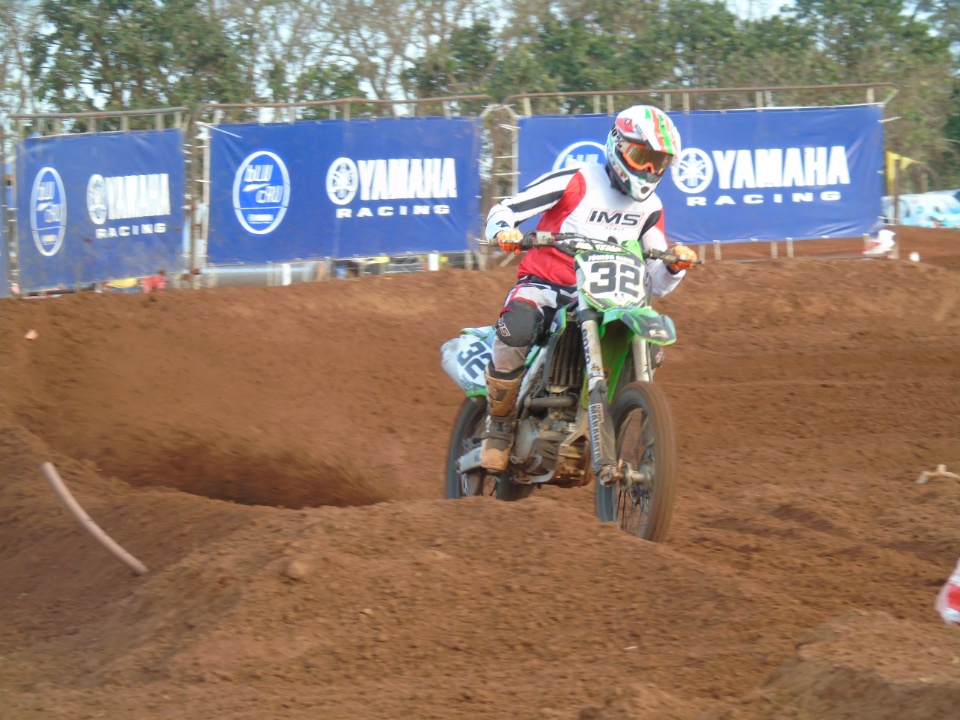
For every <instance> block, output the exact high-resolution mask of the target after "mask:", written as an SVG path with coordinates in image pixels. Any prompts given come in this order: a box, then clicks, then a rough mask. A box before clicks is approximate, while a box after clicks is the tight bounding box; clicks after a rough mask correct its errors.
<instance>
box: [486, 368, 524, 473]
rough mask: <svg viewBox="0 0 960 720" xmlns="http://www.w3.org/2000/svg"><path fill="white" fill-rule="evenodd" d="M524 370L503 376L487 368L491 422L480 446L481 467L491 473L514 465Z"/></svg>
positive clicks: (520, 369)
mask: <svg viewBox="0 0 960 720" xmlns="http://www.w3.org/2000/svg"><path fill="white" fill-rule="evenodd" d="M523 371H524V368H522V367H521V368H519V369H518V370H514V371H513V372H509V373H501V372H499V371H497V370H495V369H494V368H493V367H492V366H487V373H486V375H487V422H486V427H485V428H484V431H483V443H482V445H481V447H480V464H481V465H482V466H483V467H484V468H485V469H487V470H489V471H490V472H503V471H504V470H506V469H507V465H508V464H509V463H510V450H511V449H512V448H513V431H514V429H515V428H516V426H517V395H518V394H519V393H520V383H521V382H522V381H523Z"/></svg>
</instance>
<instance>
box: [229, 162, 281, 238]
mask: <svg viewBox="0 0 960 720" xmlns="http://www.w3.org/2000/svg"><path fill="white" fill-rule="evenodd" d="M289 203H290V174H289V173H288V172H287V166H286V165H284V164H283V160H281V159H280V157H279V156H278V155H276V154H274V153H272V152H269V151H267V150H259V151H257V152H255V153H252V154H251V155H248V156H247V159H246V160H244V161H243V162H242V163H241V164H240V168H239V169H238V170H237V174H236V176H235V177H234V179H233V210H234V212H235V213H236V215H237V220H239V221H240V224H241V225H243V227H244V228H245V229H246V230H248V231H249V232H252V233H253V234H254V235H266V234H267V233H270V232H273V231H274V230H276V229H277V226H278V225H279V224H280V222H281V221H282V220H283V216H284V215H285V214H286V212H287V205H289Z"/></svg>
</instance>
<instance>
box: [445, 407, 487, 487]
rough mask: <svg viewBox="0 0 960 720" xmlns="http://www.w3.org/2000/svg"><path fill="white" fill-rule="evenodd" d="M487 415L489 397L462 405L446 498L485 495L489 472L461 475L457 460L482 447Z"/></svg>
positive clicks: (449, 462)
mask: <svg viewBox="0 0 960 720" xmlns="http://www.w3.org/2000/svg"><path fill="white" fill-rule="evenodd" d="M486 415H487V400H486V398H483V397H469V398H467V399H466V400H464V401H463V405H461V406H460V412H459V413H458V415H457V421H456V423H455V424H454V426H453V433H452V434H451V436H450V448H449V450H448V451H447V472H446V496H447V498H448V499H450V500H459V499H460V498H464V497H470V496H472V495H483V486H484V479H485V477H486V473H485V472H484V471H483V469H482V468H478V469H477V470H474V471H472V472H468V473H461V472H460V471H459V470H457V460H458V459H459V458H460V456H461V455H463V454H464V453H466V452H469V451H471V450H473V449H475V448H478V447H480V433H481V432H483V420H484V418H485V417H486Z"/></svg>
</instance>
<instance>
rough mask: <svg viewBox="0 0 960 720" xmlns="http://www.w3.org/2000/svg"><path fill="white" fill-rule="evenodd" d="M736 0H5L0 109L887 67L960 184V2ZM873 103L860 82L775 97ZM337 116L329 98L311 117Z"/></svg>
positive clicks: (864, 75) (947, 175) (489, 91)
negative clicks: (745, 7) (769, 0)
mask: <svg viewBox="0 0 960 720" xmlns="http://www.w3.org/2000/svg"><path fill="white" fill-rule="evenodd" d="M731 4H735V3H734V0H726V2H724V1H723V0H508V2H506V3H502V2H495V1H494V0H472V1H471V2H468V0H395V2H393V3H389V4H384V3H380V2H376V0H0V41H2V42H3V44H2V48H3V50H2V53H0V109H3V110H6V111H7V112H14V111H23V110H31V109H48V110H63V111H80V110H90V109H95V108H96V109H121V108H149V107H156V106H170V105H179V104H185V105H193V104H196V103H200V102H206V101H216V102H221V103H223V102H232V101H238V102H257V101H261V102H262V101H269V102H281V103H302V102H315V101H329V100H336V99H342V98H347V97H366V98H369V99H370V100H371V101H380V102H379V103H377V102H371V104H370V105H369V106H367V107H363V106H362V105H360V104H358V103H352V104H351V108H352V110H351V112H356V113H359V114H375V113H382V112H383V111H384V108H386V111H387V112H391V111H394V107H393V106H391V105H390V104H385V103H384V102H383V101H388V100H392V101H403V100H410V99H418V100H421V99H429V98H436V97H448V96H452V95H470V94H486V95H490V96H492V97H494V98H496V99H502V98H505V97H509V96H514V95H517V94H531V93H566V95H564V96H563V97H560V98H554V99H552V100H550V101H541V102H540V104H538V105H537V106H536V108H535V110H536V111H539V112H592V111H593V110H594V107H595V106H594V104H593V98H584V97H580V96H575V95H572V94H574V93H578V92H583V91H591V90H593V91H604V92H608V93H613V91H617V90H626V91H638V90H644V89H648V90H653V91H660V92H659V93H656V94H654V95H653V97H652V101H654V102H660V101H661V100H662V99H663V97H664V93H663V92H662V90H664V89H669V90H673V91H675V92H678V91H681V90H683V89H688V88H737V87H740V88H751V87H755V86H759V85H763V86H805V85H824V84H844V83H863V82H869V83H876V82H883V81H886V82H891V83H894V84H895V85H896V86H897V87H898V91H897V93H896V95H895V96H894V97H893V98H892V100H891V101H890V104H889V105H888V108H887V115H888V117H889V116H898V117H901V118H903V120H902V121H896V122H894V123H892V124H890V125H888V126H886V129H887V131H888V145H889V146H890V148H891V149H895V150H897V151H899V152H902V153H903V154H906V155H908V156H909V157H912V158H915V159H918V160H921V161H923V162H925V163H926V164H927V165H928V166H929V167H930V168H931V169H932V171H933V172H934V173H935V174H936V175H937V176H938V177H939V178H941V180H942V181H943V182H951V183H953V184H960V152H958V151H960V3H958V2H956V0H794V2H793V3H792V4H790V5H788V6H785V9H782V10H781V11H779V12H774V13H770V12H766V13H764V12H760V13H757V14H754V12H753V7H754V6H753V5H752V4H750V8H751V12H750V13H749V14H748V15H744V14H743V13H742V12H741V13H739V14H734V13H733V12H731V11H730V9H729V7H730V5H731ZM740 4H741V5H742V4H743V3H740ZM628 97H633V96H627V95H625V94H619V95H614V98H615V102H616V103H620V102H621V101H622V100H625V99H626V98H628ZM671 97H672V96H671ZM691 97H693V98H695V99H694V101H693V102H692V107H693V108H694V109H696V108H698V107H730V106H734V105H737V106H743V105H748V104H752V103H753V102H755V101H756V97H755V95H754V93H753V92H752V91H738V92H726V93H722V94H721V93H716V94H710V95H700V96H691ZM877 99H878V100H883V99H884V97H883V96H882V95H881V96H880V97H878V98H877ZM887 99H889V98H887ZM863 101H864V95H863V91H862V90H850V91H846V92H834V93H832V94H829V95H828V94H826V93H824V92H823V91H816V92H812V91H811V92H805V91H799V90H795V91H785V90H781V91H777V92H773V93H768V94H766V95H765V96H764V97H763V98H762V102H763V103H764V104H769V103H772V104H774V105H793V104H831V103H833V104H835V103H849V102H863ZM663 102H665V100H664V101H663ZM678 105H679V103H678V102H677V103H676V104H674V105H673V107H674V109H675V108H676V107H678ZM436 107H438V106H435V105H433V104H431V105H429V106H428V107H427V111H428V112H433V111H434V110H435V108H436ZM603 107H604V109H606V104H605V102H604V105H603ZM407 108H408V109H409V108H412V105H408V106H407ZM459 109H460V111H470V112H476V111H477V110H478V108H477V107H473V106H472V105H467V104H463V103H461V104H460V106H459ZM328 114H329V110H328V109H327V108H325V107H320V108H313V109H312V110H307V111H306V114H303V113H302V114H301V115H300V117H305V116H306V117H326V116H328ZM897 123H901V124H902V128H901V127H899V126H898V125H897Z"/></svg>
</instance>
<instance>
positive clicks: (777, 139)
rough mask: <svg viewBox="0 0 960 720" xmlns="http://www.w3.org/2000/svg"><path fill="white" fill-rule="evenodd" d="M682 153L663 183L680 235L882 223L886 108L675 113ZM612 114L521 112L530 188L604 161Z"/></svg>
mask: <svg viewBox="0 0 960 720" xmlns="http://www.w3.org/2000/svg"><path fill="white" fill-rule="evenodd" d="M670 118H671V119H672V120H673V121H674V123H675V124H676V126H677V129H678V130H679V131H680V138H681V145H682V151H681V153H680V157H679V158H678V159H677V160H676V161H675V162H674V164H673V166H672V167H671V169H670V171H669V173H668V175H667V177H665V178H664V179H663V180H661V182H660V185H659V186H658V187H657V195H659V197H660V199H661V200H662V201H663V205H664V216H665V223H666V230H667V237H668V238H669V239H670V241H671V242H684V243H687V244H692V245H693V244H703V243H710V242H744V241H750V240H784V239H793V240H810V239H817V238H840V237H857V236H860V235H863V234H864V233H870V234H872V233H875V232H877V231H878V230H879V229H880V228H881V227H882V222H881V220H880V198H881V196H882V194H883V125H882V123H881V122H880V121H881V120H882V119H883V109H882V107H881V106H879V105H862V106H849V107H835V108H800V109H789V110H788V109H783V110H778V109H772V108H768V109H763V110H727V111H710V112H691V113H680V112H678V113H670ZM612 125H613V118H612V117H609V116H605V115H604V116H598V115H589V116H563V117H554V116H551V117H529V118H521V119H520V157H519V169H520V187H523V186H525V185H526V184H528V183H529V182H531V181H532V180H534V179H536V178H537V177H538V176H540V175H542V174H543V173H545V172H549V171H550V170H555V169H559V168H562V167H567V166H570V165H571V164H576V163H582V162H599V163H603V162H604V153H603V147H604V143H605V142H606V138H607V133H608V132H609V131H610V128H611V127H612Z"/></svg>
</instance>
